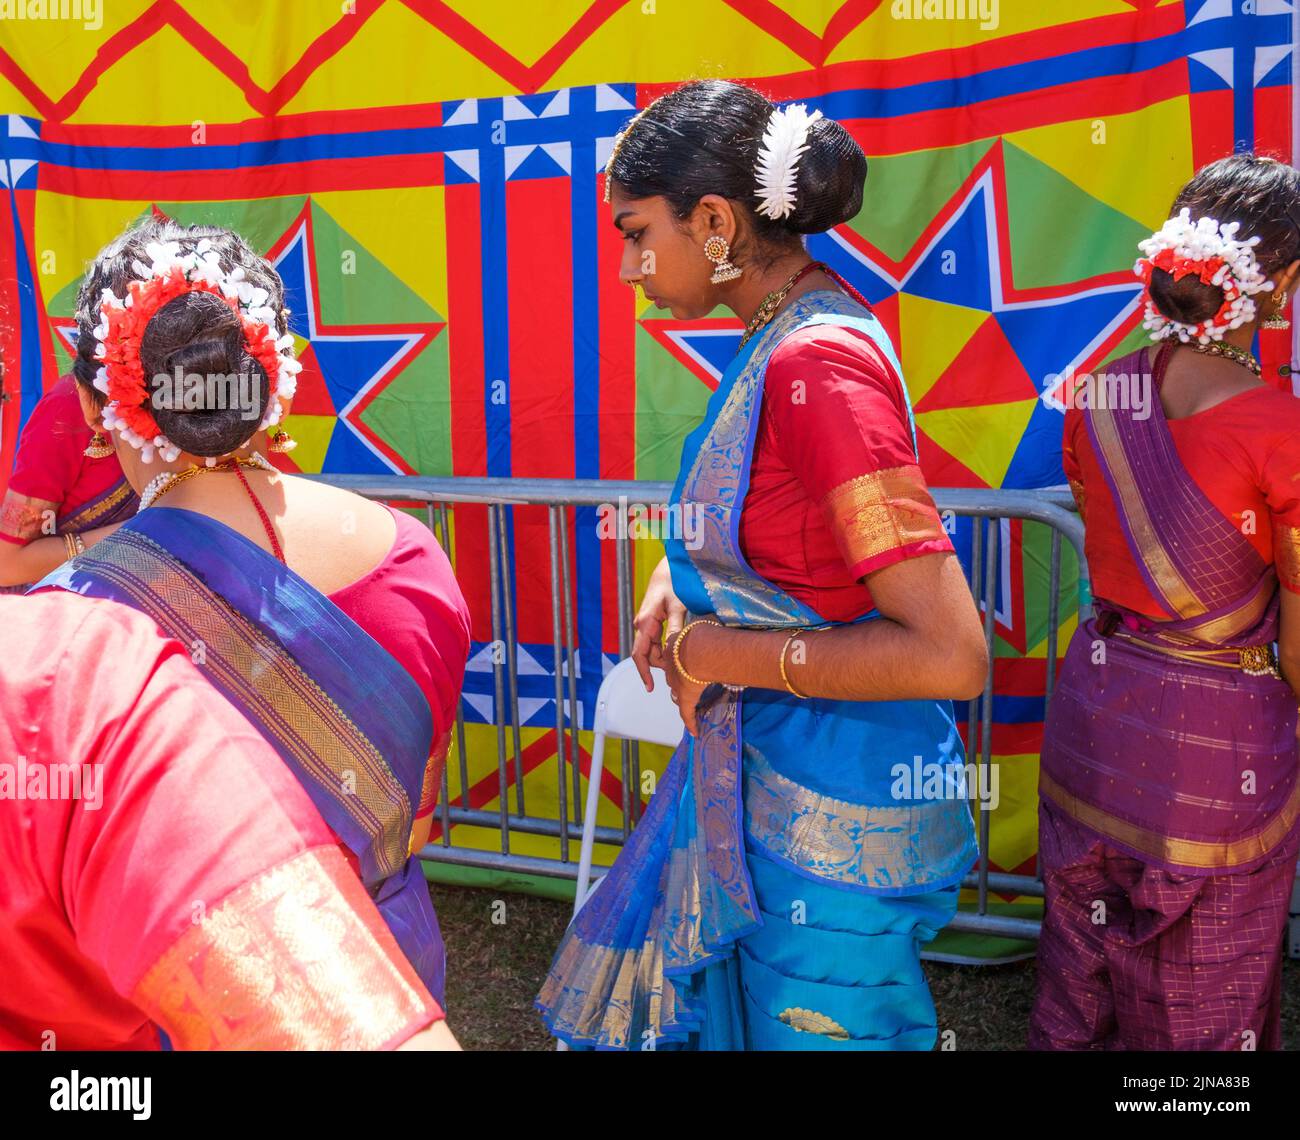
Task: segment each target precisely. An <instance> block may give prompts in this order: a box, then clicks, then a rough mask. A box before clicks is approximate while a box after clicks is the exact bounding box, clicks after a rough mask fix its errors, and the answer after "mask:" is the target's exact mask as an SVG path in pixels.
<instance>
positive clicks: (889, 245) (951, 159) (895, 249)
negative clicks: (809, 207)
mask: <svg viewBox="0 0 1300 1140" xmlns="http://www.w3.org/2000/svg"><path fill="white" fill-rule="evenodd" d="M992 145H993V143H992V142H991V141H990V140H989V139H981V140H979V141H978V142H971V143H963V144H962V145H961V146H949V147H939V148H937V149H935V150H921V151H914V152H913V153H911V154H894V155H889V156H887V157H884V158H873V159H871V161H870V165H869V167H868V172H867V186H866V190H865V191H864V193H863V197H862V209H861V211H859V213H858V215H857V217H855V218H854V219H853V220H852V221H850V222H849V223H848V224H849V227H850V228H851V229H853V230H854V231H856V232H857V233H859V234H861V235H862V236H863V237H864V238H866V239H867V241H869V242H871V244H872V245H874V246H875V247H876V248H877V249H879V250H881V251H882V252H883V253H884V254H885V255H886V256H887V257H891V258H893V259H894V260H895V261H901V260H902V259H903V256H904V255H905V254H906V253H907V251H908V250H910V249H911V248H912V246H913V245H915V244H916V239H917V238H919V237H920V236H921V234H922V233H923V232H924V230H925V227H926V226H928V225H929V224H930V223H931V222H932V221H934V217H935V215H936V214H938V212H939V211H940V210H941V209H942V208H943V206H944V203H945V202H947V201H948V199H950V198H951V197H952V196H953V194H955V193H956V192H957V188H958V187H959V186H960V185H961V184H962V183H963V182H964V181H965V180H966V178H967V177H968V176H969V174H970V172H971V171H972V170H974V169H975V165H976V163H978V162H979V160H980V159H981V158H983V157H984V155H986V154H987V153H988V151H989V148H990V147H991V146H992Z"/></svg>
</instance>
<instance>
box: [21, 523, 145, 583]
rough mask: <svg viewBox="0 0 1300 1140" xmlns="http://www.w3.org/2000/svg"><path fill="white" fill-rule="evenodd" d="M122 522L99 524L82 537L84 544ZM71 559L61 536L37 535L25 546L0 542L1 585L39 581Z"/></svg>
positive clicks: (102, 536)
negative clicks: (109, 524) (43, 536)
mask: <svg viewBox="0 0 1300 1140" xmlns="http://www.w3.org/2000/svg"><path fill="white" fill-rule="evenodd" d="M121 525H122V524H121V523H114V524H113V525H112V526H101V527H96V528H95V529H94V530H88V531H86V533H85V534H83V535H82V536H81V542H82V545H84V546H87V547H90V546H94V545H95V543H97V542H101V541H103V540H104V539H106V538H107V537H108V536H109V535H110V534H112V533H113V532H114V531H115V530H117V528H118V527H119V526H121ZM67 560H68V547H67V545H66V544H65V543H64V541H63V539H62V538H61V537H58V536H51V537H49V538H34V539H32V541H31V542H29V543H27V544H26V545H25V546H19V545H17V544H16V543H13V542H0V586H21V585H24V584H25V583H28V582H38V581H40V579H42V578H44V577H45V575H46V574H48V573H49V572H50V571H51V570H53V569H54V568H55V567H56V566H62V565H63V563H64V562H66V561H67Z"/></svg>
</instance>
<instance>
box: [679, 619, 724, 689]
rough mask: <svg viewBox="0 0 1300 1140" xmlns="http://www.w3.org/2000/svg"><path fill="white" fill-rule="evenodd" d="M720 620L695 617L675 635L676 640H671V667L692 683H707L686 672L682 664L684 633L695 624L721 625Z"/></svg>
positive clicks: (689, 630)
mask: <svg viewBox="0 0 1300 1140" xmlns="http://www.w3.org/2000/svg"><path fill="white" fill-rule="evenodd" d="M721 624H722V623H721V622H716V621H714V620H713V619H712V618H696V619H695V621H693V622H689V623H687V625H686V628H685V629H683V630H682V632H681V633H679V634H678V635H677V640H676V641H674V642H673V667H674V668H675V669H676V670H677V672H678V673H680V674H681V675H682V676H683V677H685V678H686V680H688V681H690V683H691V684H692V685H707V684H708V681H701V680H700V679H699V678H698V677H692V676H691V675H690V674H689V673H688V672H686V667H685V666H684V665H682V656H681V655H682V642H684V641H685V640H686V635H687V634H688V633H690V632H691V630H693V629H694V628H695V627H696V626H697V625H716V626H719V627H721Z"/></svg>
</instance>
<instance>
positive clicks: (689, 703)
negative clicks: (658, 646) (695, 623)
mask: <svg viewBox="0 0 1300 1140" xmlns="http://www.w3.org/2000/svg"><path fill="white" fill-rule="evenodd" d="M699 632H700V630H699V627H697V628H696V629H694V630H692V631H691V636H692V637H694V636H695V635H696V634H698V633H699ZM681 636H682V632H681V630H680V629H678V630H675V631H674V632H673V633H671V634H669V636H668V641H667V643H666V644H665V645H664V648H663V659H664V661H663V671H664V674H665V675H666V677H667V679H668V687H669V688H670V689H671V690H672V693H673V702H674V703H675V704H676V705H677V711H678V712H680V713H681V714H682V720H683V721H684V722H685V724H686V731H687V732H689V733H690V734H691V735H692V736H695V735H696V721H695V706H696V705H697V704H699V701H700V694H701V693H703V692H704V690H705V689H706V688H708V685H707V684H703V685H701V684H697V683H696V682H695V681H691V680H688V679H687V678H686V677H684V676H682V673H681V670H680V669H678V668H677V660H676V658H675V657H674V656H673V647H674V646H675V645H676V644H677V641H678V639H679V638H680V637H681Z"/></svg>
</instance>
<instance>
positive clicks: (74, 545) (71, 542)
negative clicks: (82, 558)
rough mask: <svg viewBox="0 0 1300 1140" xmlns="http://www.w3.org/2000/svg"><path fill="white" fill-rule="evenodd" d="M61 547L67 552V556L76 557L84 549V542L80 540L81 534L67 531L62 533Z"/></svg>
mask: <svg viewBox="0 0 1300 1140" xmlns="http://www.w3.org/2000/svg"><path fill="white" fill-rule="evenodd" d="M63 549H64V550H66V551H67V552H68V558H70V559H71V558H76V557H77V555H78V554H81V553H83V552H84V551H85V549H86V544H85V543H84V542H82V541H81V535H79V534H75V533H73V532H72V531H68V532H67V533H66V534H64V535H63Z"/></svg>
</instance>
